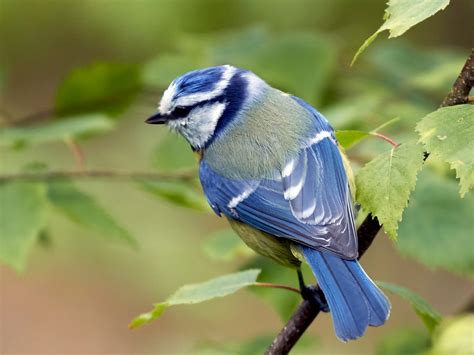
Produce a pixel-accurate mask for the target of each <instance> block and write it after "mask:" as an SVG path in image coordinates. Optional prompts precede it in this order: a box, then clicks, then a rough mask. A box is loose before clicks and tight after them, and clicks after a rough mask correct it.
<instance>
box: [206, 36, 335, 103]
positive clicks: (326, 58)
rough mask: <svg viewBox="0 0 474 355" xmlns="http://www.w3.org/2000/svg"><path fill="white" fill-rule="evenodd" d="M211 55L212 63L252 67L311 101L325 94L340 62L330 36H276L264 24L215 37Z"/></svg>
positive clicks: (279, 84)
mask: <svg viewBox="0 0 474 355" xmlns="http://www.w3.org/2000/svg"><path fill="white" fill-rule="evenodd" d="M209 56H210V58H211V62H212V64H223V63H230V64H232V65H236V66H239V67H242V68H247V69H250V70H252V71H254V72H255V73H258V75H259V76H261V77H262V78H263V79H265V80H266V81H268V82H270V83H271V84H272V85H273V86H275V87H278V88H279V89H281V90H285V91H288V92H291V93H292V94H295V95H297V96H300V97H302V98H303V99H306V100H308V101H310V102H314V101H315V100H316V102H317V100H320V98H321V97H322V96H323V95H322V93H323V91H324V90H325V89H326V87H327V85H328V84H329V79H330V77H331V74H332V72H333V71H334V68H335V65H336V62H337V61H336V52H335V49H334V47H333V45H332V44H331V42H330V41H329V40H328V39H327V38H324V37H320V36H316V35H314V34H312V33H305V32H300V33H298V32H296V33H285V34H280V35H278V36H272V35H270V34H269V33H268V32H267V31H265V30H263V29H262V28H251V29H248V30H246V31H239V32H230V33H227V34H225V35H221V36H218V37H217V38H215V39H214V41H211V49H210V54H209ZM314 63H317V65H314Z"/></svg>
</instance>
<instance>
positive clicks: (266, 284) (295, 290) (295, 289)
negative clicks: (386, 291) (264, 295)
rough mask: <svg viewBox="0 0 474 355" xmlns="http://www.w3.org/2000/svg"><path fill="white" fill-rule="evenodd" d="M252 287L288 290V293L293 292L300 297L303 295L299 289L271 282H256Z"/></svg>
mask: <svg viewBox="0 0 474 355" xmlns="http://www.w3.org/2000/svg"><path fill="white" fill-rule="evenodd" d="M252 286H258V287H268V288H280V289H283V290H288V291H293V292H296V293H297V294H298V295H301V292H300V290H299V289H297V288H295V287H291V286H287V285H281V284H274V283H271V282H255V283H253V284H252Z"/></svg>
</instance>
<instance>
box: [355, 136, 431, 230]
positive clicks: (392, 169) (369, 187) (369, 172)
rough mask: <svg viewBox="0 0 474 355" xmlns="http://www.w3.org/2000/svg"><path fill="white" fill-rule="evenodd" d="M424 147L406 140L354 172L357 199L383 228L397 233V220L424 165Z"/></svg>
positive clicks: (400, 217) (399, 219)
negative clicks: (375, 217)
mask: <svg viewBox="0 0 474 355" xmlns="http://www.w3.org/2000/svg"><path fill="white" fill-rule="evenodd" d="M423 159H424V157H423V147H422V146H421V145H418V144H416V143H405V144H402V145H400V146H399V147H397V148H392V149H391V150H390V151H389V152H387V153H384V154H381V155H379V156H378V157H376V158H375V159H374V160H372V161H370V162H369V163H367V164H366V165H365V166H364V167H363V168H362V169H360V170H359V171H358V173H357V175H356V185H357V190H356V191H357V197H356V199H357V201H358V202H359V203H360V204H361V205H362V207H363V208H364V209H365V210H367V211H369V212H371V213H372V214H373V215H375V216H377V218H378V219H379V221H380V223H381V224H382V225H383V227H384V230H385V232H386V233H387V234H388V235H389V236H390V237H391V238H393V239H396V237H397V228H398V222H399V221H401V219H402V213H403V210H404V209H405V207H406V206H407V204H408V197H409V196H410V192H411V191H412V190H413V189H414V188H415V184H416V176H417V174H418V172H419V171H420V170H421V168H422V166H423Z"/></svg>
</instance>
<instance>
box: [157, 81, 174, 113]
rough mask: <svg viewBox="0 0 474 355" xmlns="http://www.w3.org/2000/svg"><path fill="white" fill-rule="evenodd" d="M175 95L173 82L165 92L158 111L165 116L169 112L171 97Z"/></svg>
mask: <svg viewBox="0 0 474 355" xmlns="http://www.w3.org/2000/svg"><path fill="white" fill-rule="evenodd" d="M175 95H176V84H175V83H174V82H172V83H171V85H170V86H169V87H168V88H167V89H166V90H165V92H164V93H163V96H162V98H161V101H160V105H159V106H158V111H159V112H160V113H161V114H165V113H168V112H170V111H171V109H172V108H173V107H172V102H173V97H174V96H175Z"/></svg>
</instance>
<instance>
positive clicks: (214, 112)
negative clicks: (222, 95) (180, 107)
mask: <svg viewBox="0 0 474 355" xmlns="http://www.w3.org/2000/svg"><path fill="white" fill-rule="evenodd" d="M225 108H226V104H225V103H222V102H216V103H213V104H210V105H205V106H202V107H197V108H195V109H194V110H192V111H191V113H190V114H189V115H188V117H186V118H183V119H179V120H172V121H170V122H169V123H168V125H169V126H170V128H171V129H173V130H176V131H178V132H179V133H181V134H182V135H183V136H184V138H186V139H187V140H188V142H189V143H190V144H191V145H192V146H193V147H194V148H198V149H199V148H202V147H204V145H205V144H206V142H207V141H208V140H209V139H210V138H211V137H212V135H213V134H214V130H215V129H216V126H217V123H218V122H219V118H221V116H222V114H223V113H224V110H225Z"/></svg>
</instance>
